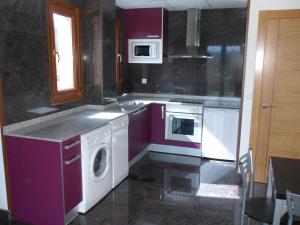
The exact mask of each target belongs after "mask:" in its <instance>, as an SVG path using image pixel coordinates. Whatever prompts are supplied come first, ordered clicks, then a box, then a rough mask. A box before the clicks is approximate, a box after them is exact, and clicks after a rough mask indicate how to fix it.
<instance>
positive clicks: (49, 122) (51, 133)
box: [4, 93, 240, 142]
mask: <svg viewBox="0 0 300 225" xmlns="http://www.w3.org/2000/svg"><path fill="white" fill-rule="evenodd" d="M175 97H178V96H170V95H155V94H154V95H149V94H136V93H134V94H130V95H128V96H125V97H121V98H119V99H118V102H119V104H116V103H114V104H110V105H107V106H91V105H86V106H81V107H77V108H75V109H71V110H66V111H63V112H59V113H54V114H52V115H48V116H43V117H40V118H37V119H33V120H29V121H25V122H21V123H17V124H13V125H9V126H5V127H4V134H5V135H7V136H16V137H24V138H31V139H38V140H48V141H55V142H63V141H65V140H68V139H70V138H72V137H75V136H78V135H81V134H84V133H87V132H89V131H92V130H94V129H96V128H98V127H101V126H103V125H105V124H107V123H108V122H110V121H112V120H114V119H116V118H118V117H120V116H124V115H126V114H129V113H131V112H135V111H138V110H140V109H142V108H143V107H145V106H146V105H148V104H151V103H161V104H166V103H170V100H171V99H173V98H175ZM179 97H180V96H179ZM184 98H185V99H193V101H198V102H199V103H201V104H203V105H204V107H213V108H233V109H239V108H240V102H239V99H236V98H235V99H231V98H215V97H194V96H191V97H187V96H184ZM170 104H182V103H178V102H172V103H170Z"/></svg>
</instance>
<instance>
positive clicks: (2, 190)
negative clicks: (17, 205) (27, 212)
mask: <svg viewBox="0 0 300 225" xmlns="http://www.w3.org/2000/svg"><path fill="white" fill-rule="evenodd" d="M0 209H4V210H8V206H7V193H6V185H5V173H4V163H3V151H2V138H1V129H0Z"/></svg>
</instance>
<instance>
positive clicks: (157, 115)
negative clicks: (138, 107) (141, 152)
mask: <svg viewBox="0 0 300 225" xmlns="http://www.w3.org/2000/svg"><path fill="white" fill-rule="evenodd" d="M165 109H166V105H164V104H151V143H154V144H164V141H165V116H166V114H165Z"/></svg>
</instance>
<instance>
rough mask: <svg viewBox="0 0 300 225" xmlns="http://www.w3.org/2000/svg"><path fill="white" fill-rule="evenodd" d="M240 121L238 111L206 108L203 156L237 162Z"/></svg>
mask: <svg viewBox="0 0 300 225" xmlns="http://www.w3.org/2000/svg"><path fill="white" fill-rule="evenodd" d="M238 121H239V110H238V109H214V108H205V109H204V117H203V136H202V156H203V157H208V158H214V159H224V160H236V151H237V134H238Z"/></svg>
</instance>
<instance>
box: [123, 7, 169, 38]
mask: <svg viewBox="0 0 300 225" xmlns="http://www.w3.org/2000/svg"><path fill="white" fill-rule="evenodd" d="M163 11H164V10H163V9H162V8H148V9H126V10H124V19H125V36H126V39H145V38H161V37H162V26H163V20H162V19H163Z"/></svg>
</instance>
